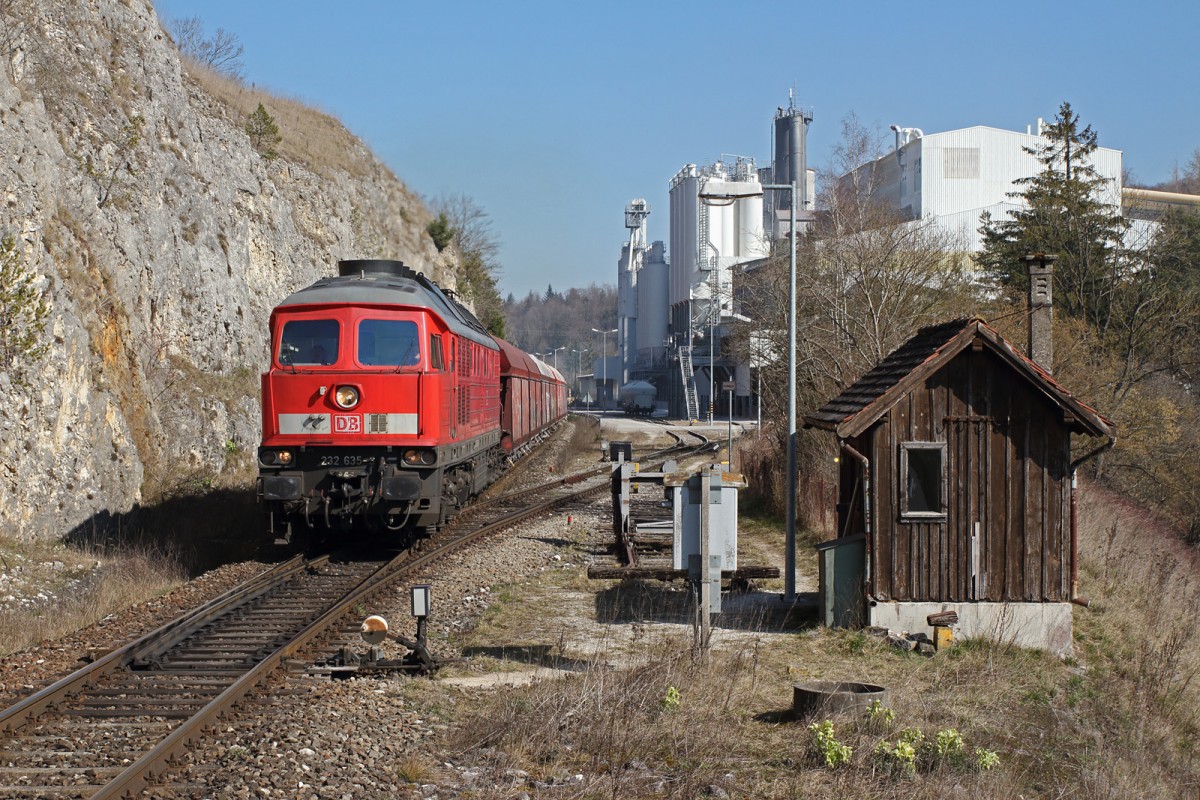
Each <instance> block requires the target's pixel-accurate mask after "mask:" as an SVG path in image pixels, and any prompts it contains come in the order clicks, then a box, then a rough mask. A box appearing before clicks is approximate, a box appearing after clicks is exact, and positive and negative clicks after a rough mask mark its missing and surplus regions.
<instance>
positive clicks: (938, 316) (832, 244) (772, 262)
mask: <svg viewBox="0 0 1200 800" xmlns="http://www.w3.org/2000/svg"><path fill="white" fill-rule="evenodd" d="M842 134H843V135H842V141H841V142H840V144H839V145H838V146H837V147H836V148H835V151H834V161H833V164H832V165H831V166H830V167H829V168H828V169H827V170H825V171H824V179H823V181H822V190H821V192H820V194H819V195H818V203H817V205H818V215H817V220H816V222H815V223H814V224H813V226H812V228H811V229H810V230H809V232H808V234H807V235H805V236H803V238H801V239H799V240H798V241H797V268H798V273H799V274H798V276H797V298H796V319H797V333H798V336H797V346H796V356H797V375H796V383H797V405H798V408H799V410H800V413H802V414H803V413H805V412H806V411H808V410H811V409H814V408H816V407H817V406H819V405H820V404H821V403H824V402H825V401H826V400H829V399H830V398H831V397H833V396H834V395H836V394H837V393H838V392H840V391H841V390H842V389H843V388H845V387H846V386H847V385H849V384H850V383H851V382H853V381H854V380H856V379H857V378H858V377H859V376H860V375H862V374H863V373H864V372H866V371H867V370H868V369H870V368H871V367H873V366H874V365H875V364H876V363H877V362H879V361H880V360H882V359H883V358H884V357H885V356H886V355H887V354H888V353H890V352H892V351H893V350H895V349H896V348H897V347H899V346H900V345H901V344H902V343H903V342H904V341H905V340H906V339H908V338H909V337H910V336H911V335H912V334H913V333H914V332H915V331H916V330H917V329H918V328H920V327H922V326H924V325H928V324H931V323H934V322H938V321H944V320H946V319H953V318H954V317H958V316H963V315H966V314H969V313H971V312H972V311H973V309H974V303H973V301H972V298H971V292H970V275H971V273H970V269H969V265H970V262H969V259H968V258H967V257H966V256H965V255H964V254H963V252H962V251H963V249H964V247H963V244H962V243H961V242H959V241H958V240H957V237H955V236H953V235H951V234H950V233H948V232H947V231H946V230H945V229H943V228H942V227H940V226H938V225H937V224H936V223H935V222H934V221H933V220H929V219H919V220H906V219H905V218H904V217H903V216H902V215H901V214H900V212H898V211H897V210H895V209H893V208H891V207H889V206H888V205H887V204H886V203H884V202H882V201H881V200H880V198H879V197H878V196H877V185H878V183H879V176H878V174H877V172H876V170H875V169H874V168H873V167H872V165H871V164H872V161H873V160H874V157H875V156H876V155H877V153H878V152H879V150H878V147H877V146H876V145H875V144H874V142H875V141H877V139H875V138H874V137H873V136H872V134H871V133H870V132H869V131H868V130H867V129H866V128H864V127H863V126H862V125H861V124H860V123H859V122H858V120H857V119H856V118H854V117H853V116H851V117H849V118H847V120H845V122H844V123H843V129H842ZM786 250H787V243H786V242H782V243H777V246H776V248H775V252H774V253H773V254H772V256H771V257H770V258H769V259H768V261H767V262H766V264H765V265H763V266H762V267H760V268H758V269H755V270H754V271H753V272H751V273H748V274H746V275H745V276H744V278H743V280H742V282H741V288H740V289H739V293H740V294H741V298H740V307H741V308H742V309H743V310H746V309H752V311H748V312H746V315H747V316H750V317H752V318H753V322H750V323H746V324H745V325H743V326H741V330H740V331H739V332H738V333H737V335H736V337H735V347H737V348H739V349H740V350H741V352H742V356H743V357H745V358H754V359H755V361H756V363H757V362H761V361H763V360H764V359H763V357H762V356H763V354H766V356H767V357H766V358H765V361H766V364H765V365H764V366H763V368H762V369H763V374H762V393H763V396H762V403H763V417H764V421H767V420H769V421H771V422H773V423H774V430H775V431H776V432H777V433H778V436H777V439H778V441H777V445H778V447H777V452H778V453H780V454H782V453H783V451H784V447H783V445H784V437H785V436H786V431H787V425H786V417H785V414H786V411H787V405H788V398H787V396H786V387H787V385H788V380H787V359H786V354H787V352H788V342H787V334H786V331H787V314H788V255H787V252H786ZM801 439H802V440H801V449H802V451H808V457H807V458H803V457H802V461H801V463H802V468H801V473H802V474H801V480H807V479H808V477H809V473H810V472H819V471H820V470H821V469H822V465H823V464H824V463H825V461H827V459H826V460H822V459H821V458H820V457H819V456H820V455H821V454H823V453H824V450H825V449H827V448H828V441H827V437H825V438H822V439H820V440H807V439H805V438H804V437H801ZM809 448H812V449H811V450H809ZM818 451H820V453H819V452H818ZM802 456H803V453H802ZM803 465H807V466H803ZM776 469H778V466H777V467H776ZM777 483H778V484H779V485H780V486H782V482H781V481H779V482H777Z"/></svg>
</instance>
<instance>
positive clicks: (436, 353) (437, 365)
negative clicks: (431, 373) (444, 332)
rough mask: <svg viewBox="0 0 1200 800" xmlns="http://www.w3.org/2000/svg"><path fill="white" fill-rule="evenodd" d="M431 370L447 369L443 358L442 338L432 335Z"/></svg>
mask: <svg viewBox="0 0 1200 800" xmlns="http://www.w3.org/2000/svg"><path fill="white" fill-rule="evenodd" d="M429 368H430V369H439V370H440V369H445V368H446V361H445V358H444V357H443V356H442V337H441V336H438V335H437V334H431V335H430V337H429Z"/></svg>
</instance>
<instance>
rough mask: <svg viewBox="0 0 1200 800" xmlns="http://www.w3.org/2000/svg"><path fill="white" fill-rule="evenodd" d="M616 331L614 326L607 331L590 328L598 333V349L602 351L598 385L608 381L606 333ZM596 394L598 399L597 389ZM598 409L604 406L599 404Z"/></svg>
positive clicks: (602, 408)
mask: <svg viewBox="0 0 1200 800" xmlns="http://www.w3.org/2000/svg"><path fill="white" fill-rule="evenodd" d="M616 332H617V329H616V328H613V329H612V330H609V331H602V330H600V329H599V328H592V333H598V334H600V349H601V351H602V352H601V354H600V376H601V377H600V385H601V386H603V385H604V384H606V383H608V335H609V334H610V333H616ZM596 395H597V397H596V400H597V401H599V399H600V397H599V395H600V392H599V391H597V392H596ZM600 410H601V411H603V410H604V407H603V406H601V407H600Z"/></svg>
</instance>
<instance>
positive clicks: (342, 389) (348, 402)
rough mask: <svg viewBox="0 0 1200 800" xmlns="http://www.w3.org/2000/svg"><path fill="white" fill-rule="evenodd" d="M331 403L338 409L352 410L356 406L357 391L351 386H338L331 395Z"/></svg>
mask: <svg viewBox="0 0 1200 800" xmlns="http://www.w3.org/2000/svg"><path fill="white" fill-rule="evenodd" d="M333 402H335V403H337V404H338V407H339V408H354V407H355V406H356V405H358V389H355V388H354V387H353V386H339V387H338V388H337V391H336V392H334V393H333Z"/></svg>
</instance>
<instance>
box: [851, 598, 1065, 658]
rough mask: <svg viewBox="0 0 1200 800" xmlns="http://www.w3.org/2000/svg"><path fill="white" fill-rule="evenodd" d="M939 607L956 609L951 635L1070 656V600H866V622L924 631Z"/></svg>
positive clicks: (883, 626) (930, 629)
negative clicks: (927, 601) (881, 601)
mask: <svg viewBox="0 0 1200 800" xmlns="http://www.w3.org/2000/svg"><path fill="white" fill-rule="evenodd" d="M940 611H956V612H958V624H957V625H955V626H954V638H955V639H956V640H961V639H990V640H991V641H994V642H1003V643H1006V644H1015V645H1017V646H1019V647H1032V648H1037V649H1040V650H1048V651H1050V652H1051V653H1054V654H1055V655H1056V656H1060V657H1062V656H1069V655H1071V652H1072V649H1071V645H1072V638H1071V604H1070V603H879V602H876V603H869V604H868V608H867V624H868V625H874V626H877V627H880V628H888V629H890V630H894V631H907V632H909V633H918V632H922V631H923V632H924V633H926V634H928V635H929V636H930V638H932V637H933V628H932V627H930V625H929V624H928V623H927V622H926V621H925V618H926V617H927V616H929V615H930V614H935V613H938V612H940Z"/></svg>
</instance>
